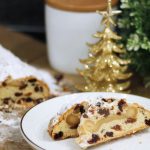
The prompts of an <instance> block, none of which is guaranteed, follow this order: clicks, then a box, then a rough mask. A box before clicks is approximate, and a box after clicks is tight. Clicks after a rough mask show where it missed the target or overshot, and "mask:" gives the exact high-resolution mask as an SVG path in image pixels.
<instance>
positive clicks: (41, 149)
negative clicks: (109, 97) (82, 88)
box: [20, 92, 149, 150]
mask: <svg viewBox="0 0 150 150" xmlns="http://www.w3.org/2000/svg"><path fill="white" fill-rule="evenodd" d="M84 94H116V95H122V96H123V95H127V96H133V97H138V98H144V99H149V98H147V97H143V96H139V95H134V94H126V93H113V92H82V93H72V94H67V95H63V96H58V97H54V98H52V99H48V100H46V101H44V102H42V103H40V104H38V105H35V106H33V107H32V108H30V109H29V110H27V111H26V112H25V114H24V115H23V116H22V118H21V121H20V131H21V134H22V136H23V138H24V139H25V140H26V142H27V143H28V144H29V145H30V146H32V147H34V148H35V147H36V148H38V149H40V150H46V149H44V148H42V147H41V146H39V145H37V144H36V143H35V142H33V141H32V140H31V139H30V138H29V137H28V136H27V135H26V133H25V132H24V130H23V121H24V118H25V116H26V115H27V114H28V113H29V112H30V111H32V110H33V109H35V108H36V107H37V106H38V107H39V105H42V104H43V103H46V102H48V101H53V100H55V99H57V98H61V97H62V98H63V97H68V96H73V95H84Z"/></svg>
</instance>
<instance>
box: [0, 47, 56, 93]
mask: <svg viewBox="0 0 150 150" xmlns="http://www.w3.org/2000/svg"><path fill="white" fill-rule="evenodd" d="M8 76H11V77H12V78H13V79H18V78H23V77H28V76H35V77H36V78H37V79H39V80H42V81H44V82H46V83H47V85H48V86H49V88H50V90H51V93H52V94H58V91H59V87H58V86H57V85H56V81H55V79H54V78H53V77H52V75H51V74H49V73H48V72H46V71H44V70H40V69H36V68H34V67H32V66H30V65H28V64H27V63H25V62H22V61H21V60H20V59H19V58H18V57H16V56H15V55H14V54H12V53H11V52H10V51H9V50H7V49H5V48H4V47H2V46H1V45H0V82H2V81H4V80H5V79H6V78H7V77H8Z"/></svg>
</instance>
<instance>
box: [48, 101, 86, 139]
mask: <svg viewBox="0 0 150 150" xmlns="http://www.w3.org/2000/svg"><path fill="white" fill-rule="evenodd" d="M87 107H88V103H87V102H82V103H79V104H74V105H73V106H71V107H70V108H68V109H67V108H65V110H66V111H64V112H63V113H60V114H58V115H57V116H55V117H54V118H52V119H51V120H50V123H49V127H48V131H49V134H50V136H51V137H52V138H53V139H54V140H62V139H67V138H72V137H77V136H78V133H77V127H78V125H79V123H80V117H81V115H82V114H83V113H84V112H85V110H86V109H87Z"/></svg>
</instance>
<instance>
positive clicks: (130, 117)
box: [76, 99, 150, 149]
mask: <svg viewBox="0 0 150 150" xmlns="http://www.w3.org/2000/svg"><path fill="white" fill-rule="evenodd" d="M149 126H150V111H148V110H145V109H144V108H143V107H141V106H139V105H138V104H128V103H127V102H126V101H125V100H123V99H121V100H114V99H102V100H101V101H98V102H96V103H93V104H91V105H90V107H89V108H88V109H87V111H86V112H85V113H83V114H82V116H81V119H80V124H79V126H78V129H77V133H78V135H79V137H78V138H76V142H77V144H79V146H80V147H81V148H83V149H86V148H88V147H91V146H95V145H97V144H101V143H104V142H107V141H110V140H113V139H117V138H121V137H124V136H126V135H130V134H133V133H135V132H138V131H141V130H143V129H145V128H148V127H149Z"/></svg>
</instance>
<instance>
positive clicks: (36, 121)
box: [21, 93, 150, 150]
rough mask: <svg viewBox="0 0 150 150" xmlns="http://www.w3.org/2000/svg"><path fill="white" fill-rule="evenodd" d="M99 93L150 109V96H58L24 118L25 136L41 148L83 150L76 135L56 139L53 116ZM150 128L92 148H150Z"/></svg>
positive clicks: (125, 149) (147, 149)
mask: <svg viewBox="0 0 150 150" xmlns="http://www.w3.org/2000/svg"><path fill="white" fill-rule="evenodd" d="M97 97H105V98H110V97H113V98H125V99H127V101H128V102H130V103H132V102H137V103H139V104H141V105H143V106H144V107H145V108H147V109H149V110H150V99H147V98H143V97H139V96H134V95H128V94H117V93H81V94H71V95H66V96H62V97H57V98H54V99H51V100H49V101H46V102H43V103H41V104H39V105H37V106H35V107H34V108H32V109H31V110H29V111H28V112H27V113H26V114H25V116H24V117H23V118H22V121H21V132H22V135H23V137H24V138H25V140H26V141H27V142H28V143H29V144H30V145H31V146H32V147H33V148H35V149H38V150H80V148H79V147H78V145H76V143H75V141H74V139H67V140H63V141H53V140H52V139H51V138H50V136H49V135H48V132H47V128H48V124H49V120H50V119H51V118H52V117H53V116H54V115H56V113H57V112H58V111H59V110H60V109H61V108H62V106H64V105H65V103H70V102H73V103H76V102H78V101H83V100H85V99H93V98H97ZM149 142H150V129H147V130H145V131H143V132H140V133H137V134H135V135H133V136H131V137H127V138H122V139H118V140H116V141H112V142H108V143H106V144H102V145H99V146H97V147H94V148H91V150H98V149H101V150H118V149H120V150H149V149H150V145H149Z"/></svg>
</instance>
